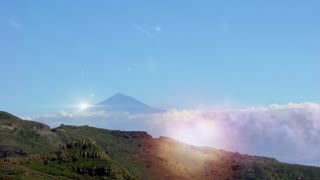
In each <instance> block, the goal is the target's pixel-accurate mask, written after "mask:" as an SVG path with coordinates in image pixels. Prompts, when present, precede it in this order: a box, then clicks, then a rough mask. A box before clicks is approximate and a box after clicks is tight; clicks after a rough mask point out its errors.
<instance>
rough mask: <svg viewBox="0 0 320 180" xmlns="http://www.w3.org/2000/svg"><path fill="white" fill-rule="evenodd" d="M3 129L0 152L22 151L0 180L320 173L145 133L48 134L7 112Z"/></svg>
mask: <svg viewBox="0 0 320 180" xmlns="http://www.w3.org/2000/svg"><path fill="white" fill-rule="evenodd" d="M0 127H1V128H0V134H1V141H0V148H2V146H6V148H10V149H11V150H12V149H15V148H16V149H19V150H22V151H23V153H11V154H10V156H11V157H5V158H4V156H3V157H2V159H0V175H1V176H0V178H9V179H10V178H28V177H37V178H38V179H43V178H51V179H52V178H53V179H54V178H58V179H63V178H65V179H81V178H82V179H101V178H111V177H112V179H131V178H133V177H132V176H134V177H135V178H137V179H320V168H319V167H311V166H301V165H293V164H286V163H282V162H279V161H277V160H276V159H273V158H267V157H257V156H250V155H245V154H240V153H233V152H227V151H224V150H219V149H214V148H211V147H197V146H192V145H188V144H185V143H182V142H179V141H176V140H173V139H171V138H167V137H159V138H152V137H151V136H150V135H149V134H147V133H146V132H141V131H114V130H106V129H99V128H94V127H89V126H79V127H77V126H66V125H61V126H59V127H57V128H55V129H52V130H50V129H48V127H47V126H46V125H44V124H41V123H36V122H30V121H24V120H21V119H19V118H17V117H15V116H12V115H10V114H8V113H5V112H1V113H0ZM20 132H24V133H20ZM44 132H46V133H44ZM25 134H26V135H27V137H25ZM50 138H51V139H50ZM53 139H54V140H55V141H53ZM13 142H14V143H13ZM57 144H58V147H56V145H57ZM34 147H37V150H35V149H34ZM2 150H3V149H2ZM26 154H28V155H26ZM32 154H34V155H32ZM110 169H111V170H110ZM107 172H113V173H111V174H110V173H107Z"/></svg>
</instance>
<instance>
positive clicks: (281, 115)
mask: <svg viewBox="0 0 320 180" xmlns="http://www.w3.org/2000/svg"><path fill="white" fill-rule="evenodd" d="M33 119H34V120H36V121H40V122H44V123H47V124H49V125H51V126H53V127H55V126H58V125H59V124H61V123H65V124H74V125H84V124H88V125H91V126H96V127H100V128H106V129H120V130H144V131H148V132H149V133H150V134H151V135H153V136H159V135H166V136H169V137H173V138H175V139H178V140H181V141H185V142H187V143H192V144H196V145H208V146H213V147H215V148H221V149H226V150H231V151H238V152H241V153H248V154H252V155H262V156H269V157H275V158H277V159H278V160H281V161H284V162H290V163H300V164H308V165H317V166H319V165H320V148H318V147H319V145H320V105H319V104H316V103H300V104H296V103H289V104H285V105H279V104H274V105H271V106H268V107H251V108H244V109H226V108H225V109H211V110H201V109H194V110H169V111H167V112H165V113H161V114H153V115H130V114H128V113H116V114H114V113H108V112H105V111H101V112H90V113H84V114H73V115H72V114H68V113H60V114H56V115H50V116H37V117H36V118H33Z"/></svg>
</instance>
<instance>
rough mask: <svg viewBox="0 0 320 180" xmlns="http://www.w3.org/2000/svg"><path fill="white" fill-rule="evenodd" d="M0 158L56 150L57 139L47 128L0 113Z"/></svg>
mask: <svg viewBox="0 0 320 180" xmlns="http://www.w3.org/2000/svg"><path fill="white" fill-rule="evenodd" d="M0 137H1V138H0V157H6V156H13V155H26V154H28V155H32V154H38V153H43V152H51V151H54V150H57V149H58V147H59V143H62V142H61V141H60V139H59V137H57V136H56V134H55V133H53V132H52V131H51V129H50V127H49V126H47V125H45V124H43V123H38V122H34V121H27V120H22V119H20V118H18V117H15V116H13V115H11V114H9V113H6V112H1V111H0Z"/></svg>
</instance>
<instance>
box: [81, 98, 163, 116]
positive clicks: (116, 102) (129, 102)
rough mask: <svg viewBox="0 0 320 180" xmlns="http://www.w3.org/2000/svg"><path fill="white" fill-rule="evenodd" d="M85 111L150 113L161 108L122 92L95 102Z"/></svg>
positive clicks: (159, 110) (158, 111)
mask: <svg viewBox="0 0 320 180" xmlns="http://www.w3.org/2000/svg"><path fill="white" fill-rule="evenodd" d="M85 111H86V112H96V111H106V112H111V113H112V112H128V113H132V114H152V113H160V112H163V110H161V109H157V108H153V107H151V106H148V105H146V104H144V103H142V102H140V101H138V100H137V99H134V98H132V97H130V96H127V95H124V94H122V93H117V94H115V95H114V96H112V97H110V98H108V99H106V100H104V101H102V102H100V103H97V104H96V105H94V106H92V107H90V108H88V109H86V110H85Z"/></svg>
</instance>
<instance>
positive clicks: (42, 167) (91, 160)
mask: <svg viewBox="0 0 320 180" xmlns="http://www.w3.org/2000/svg"><path fill="white" fill-rule="evenodd" d="M0 165H1V167H2V168H1V170H0V172H1V173H0V179H6V178H7V179H11V178H23V179H30V178H32V179H45V178H49V179H134V178H133V177H132V176H131V175H130V174H129V172H128V171H126V170H125V169H124V168H122V167H120V166H119V165H117V164H116V163H115V162H114V161H112V160H111V159H110V158H109V157H108V156H107V155H106V154H105V152H104V150H103V149H102V148H101V147H100V146H98V145H97V144H96V142H95V141H93V140H90V139H78V140H75V141H70V142H68V143H65V144H61V146H60V150H59V151H57V152H53V153H46V154H38V155H33V156H27V157H8V158H5V159H3V160H1V161H0Z"/></svg>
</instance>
